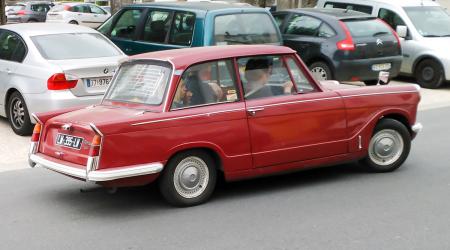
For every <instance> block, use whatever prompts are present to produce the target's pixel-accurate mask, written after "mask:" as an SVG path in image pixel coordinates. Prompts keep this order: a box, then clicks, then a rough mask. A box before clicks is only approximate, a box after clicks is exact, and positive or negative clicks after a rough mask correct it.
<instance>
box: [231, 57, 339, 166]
mask: <svg viewBox="0 0 450 250" xmlns="http://www.w3.org/2000/svg"><path fill="white" fill-rule="evenodd" d="M252 60H253V62H252ZM264 60H266V61H267V63H264V62H263V61H264ZM255 61H259V66H258V65H256V66H255ZM256 64H258V63H256ZM264 64H266V66H267V65H269V66H268V68H266V66H265V65H264ZM238 65H239V70H240V75H241V81H242V84H243V88H244V93H245V95H244V96H245V99H246V100H245V102H246V110H247V117H248V127H249V132H250V136H251V138H250V141H251V149H252V158H253V166H254V168H261V167H268V166H275V165H280V164H288V163H294V162H300V161H306V160H312V159H318V158H324V157H329V156H335V155H341V154H345V153H347V152H348V143H347V141H346V137H347V134H346V133H347V132H346V114H345V109H344V104H343V101H342V99H341V97H340V96H338V95H337V94H336V93H334V92H332V91H321V90H320V89H319V88H318V87H317V86H316V85H315V84H314V83H313V82H312V81H313V80H312V79H311V78H310V77H309V75H308V77H306V76H307V75H306V74H307V73H306V72H307V71H306V69H305V68H300V64H299V62H298V61H297V57H294V56H287V57H286V56H262V57H261V56H260V57H249V58H240V59H239V60H238ZM289 72H290V73H289ZM264 74H266V76H264ZM267 74H270V76H267ZM255 75H256V76H255ZM258 75H259V76H258ZM258 77H260V79H258ZM264 78H266V79H268V81H265V83H264V87H263V88H264V89H266V90H267V91H259V92H260V93H261V92H265V94H259V95H256V98H254V97H252V93H258V92H254V90H253V89H254V88H255V86H258V84H261V79H264ZM258 81H259V83H257V82H258ZM292 83H294V84H295V85H292ZM252 86H253V87H252ZM267 86H270V88H271V89H269V88H267ZM286 86H291V88H290V89H289V88H286ZM263 88H260V89H263ZM277 89H278V90H277ZM268 92H270V94H267V93H268Z"/></svg>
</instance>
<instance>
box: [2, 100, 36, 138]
mask: <svg viewBox="0 0 450 250" xmlns="http://www.w3.org/2000/svg"><path fill="white" fill-rule="evenodd" d="M7 110H8V111H7V112H8V120H9V124H10V125H11V128H12V130H13V131H14V133H16V134H17V135H22V136H23V135H31V132H32V131H33V124H31V120H30V115H29V113H28V108H27V105H26V103H25V100H24V99H23V97H22V95H20V93H19V92H14V93H12V94H11V96H10V97H9V99H8V106H7Z"/></svg>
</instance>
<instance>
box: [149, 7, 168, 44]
mask: <svg viewBox="0 0 450 250" xmlns="http://www.w3.org/2000/svg"><path fill="white" fill-rule="evenodd" d="M169 29H170V12H169V11H150V12H149V14H148V17H147V21H146V22H145V26H144V35H143V40H144V41H147V42H153V43H165V41H166V36H167V32H169Z"/></svg>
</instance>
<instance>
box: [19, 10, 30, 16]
mask: <svg viewBox="0 0 450 250" xmlns="http://www.w3.org/2000/svg"><path fill="white" fill-rule="evenodd" d="M16 13H17V15H19V16H23V15H26V14H30V13H28V12H27V11H26V10H19V11H17V12H16Z"/></svg>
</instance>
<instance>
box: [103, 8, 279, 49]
mask: <svg viewBox="0 0 450 250" xmlns="http://www.w3.org/2000/svg"><path fill="white" fill-rule="evenodd" d="M98 30H99V31H100V32H101V33H103V34H104V35H106V36H107V37H109V38H110V39H111V40H112V41H113V42H114V43H115V44H116V45H117V46H118V47H120V48H121V49H122V50H123V51H124V52H125V53H126V54H128V55H134V54H140V53H145V52H151V51H158V50H167V49H177V48H186V47H199V46H212V45H231V44H276V45H281V44H282V37H281V34H280V31H279V29H278V26H277V25H276V23H275V20H274V19H273V17H272V15H271V14H270V13H269V11H267V10H266V9H264V8H258V7H253V6H239V5H232V4H220V3H205V2H201V3H199V2H174V3H149V4H140V5H130V6H127V7H124V8H122V9H121V10H120V11H119V12H117V13H116V14H115V15H113V16H112V17H111V18H110V19H108V20H107V21H106V22H105V23H104V24H103V25H102V26H100V27H99V28H98Z"/></svg>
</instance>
